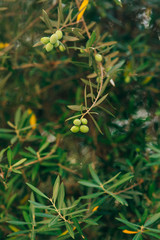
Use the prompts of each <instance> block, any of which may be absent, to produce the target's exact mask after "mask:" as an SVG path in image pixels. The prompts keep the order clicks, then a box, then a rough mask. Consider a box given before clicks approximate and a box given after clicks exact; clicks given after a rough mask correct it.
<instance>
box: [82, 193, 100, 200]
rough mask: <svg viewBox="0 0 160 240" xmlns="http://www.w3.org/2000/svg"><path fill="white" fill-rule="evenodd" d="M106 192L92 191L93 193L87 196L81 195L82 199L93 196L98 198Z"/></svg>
mask: <svg viewBox="0 0 160 240" xmlns="http://www.w3.org/2000/svg"><path fill="white" fill-rule="evenodd" d="M102 194H104V193H103V192H99V193H92V194H88V195H85V196H82V197H80V199H91V198H97V197H99V196H100V195H102Z"/></svg>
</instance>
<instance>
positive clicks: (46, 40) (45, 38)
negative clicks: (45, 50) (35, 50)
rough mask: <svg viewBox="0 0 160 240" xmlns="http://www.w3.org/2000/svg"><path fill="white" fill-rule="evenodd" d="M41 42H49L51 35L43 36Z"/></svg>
mask: <svg viewBox="0 0 160 240" xmlns="http://www.w3.org/2000/svg"><path fill="white" fill-rule="evenodd" d="M41 43H43V44H47V43H49V37H42V38H41Z"/></svg>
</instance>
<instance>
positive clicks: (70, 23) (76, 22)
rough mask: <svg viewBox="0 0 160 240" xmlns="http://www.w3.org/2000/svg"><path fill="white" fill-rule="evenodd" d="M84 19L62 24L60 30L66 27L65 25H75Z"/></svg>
mask: <svg viewBox="0 0 160 240" xmlns="http://www.w3.org/2000/svg"><path fill="white" fill-rule="evenodd" d="M82 21H83V20H79V21H78V22H73V23H68V24H66V25H64V26H62V27H61V28H60V29H59V30H62V29H63V28H65V27H69V26H73V25H75V24H77V23H80V22H82Z"/></svg>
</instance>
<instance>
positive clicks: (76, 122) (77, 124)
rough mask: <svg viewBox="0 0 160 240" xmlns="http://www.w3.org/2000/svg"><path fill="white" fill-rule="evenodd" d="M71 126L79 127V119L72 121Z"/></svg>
mask: <svg viewBox="0 0 160 240" xmlns="http://www.w3.org/2000/svg"><path fill="white" fill-rule="evenodd" d="M73 124H74V125H76V126H79V125H81V120H79V119H78V118H77V119H75V120H74V121H73Z"/></svg>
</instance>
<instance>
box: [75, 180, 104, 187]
mask: <svg viewBox="0 0 160 240" xmlns="http://www.w3.org/2000/svg"><path fill="white" fill-rule="evenodd" d="M78 183H80V184H82V185H84V186H87V187H95V188H100V186H99V185H96V184H94V183H92V182H89V181H87V180H80V181H78Z"/></svg>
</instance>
